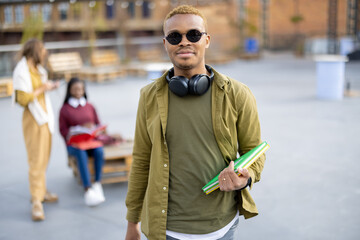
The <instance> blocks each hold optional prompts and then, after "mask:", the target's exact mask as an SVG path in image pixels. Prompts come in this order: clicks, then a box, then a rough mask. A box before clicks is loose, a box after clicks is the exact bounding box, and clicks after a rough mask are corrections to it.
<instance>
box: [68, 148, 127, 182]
mask: <svg viewBox="0 0 360 240" xmlns="http://www.w3.org/2000/svg"><path fill="white" fill-rule="evenodd" d="M132 148H133V142H132V141H128V142H124V143H120V144H119V145H113V146H105V147H104V166H103V172H102V180H101V182H102V183H104V184H106V183H115V182H124V181H127V180H128V177H129V172H130V167H131V163H132V150H133V149H132ZM93 163H94V160H93V158H92V157H90V158H89V163H88V167H89V171H90V174H91V176H92V178H93V177H94V173H95V171H94V164H93ZM68 165H69V167H70V168H71V169H72V171H73V174H74V176H75V177H77V179H78V182H79V183H81V179H80V174H79V170H78V167H77V163H76V159H75V157H72V156H69V157H68Z"/></svg>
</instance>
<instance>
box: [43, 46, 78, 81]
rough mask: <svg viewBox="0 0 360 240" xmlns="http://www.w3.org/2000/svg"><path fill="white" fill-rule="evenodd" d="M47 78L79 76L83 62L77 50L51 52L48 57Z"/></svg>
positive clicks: (68, 78)
mask: <svg viewBox="0 0 360 240" xmlns="http://www.w3.org/2000/svg"><path fill="white" fill-rule="evenodd" d="M48 66H49V78H50V79H56V78H64V79H65V81H67V82H68V81H69V80H70V79H71V78H72V77H81V72H82V69H83V62H82V59H81V57H80V54H79V53H78V52H66V53H53V54H50V56H49V58H48Z"/></svg>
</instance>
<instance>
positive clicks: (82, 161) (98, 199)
mask: <svg viewBox="0 0 360 240" xmlns="http://www.w3.org/2000/svg"><path fill="white" fill-rule="evenodd" d="M99 125H100V121H99V118H98V115H97V113H96V110H95V108H94V106H93V105H92V104H90V103H88V102H87V96H86V92H85V85H84V82H83V81H82V80H80V79H78V78H71V79H70V81H69V83H68V86H67V90H66V96H65V100H64V104H63V106H62V107H61V110H60V115H59V128H60V133H61V135H62V136H63V138H64V140H65V143H66V146H67V151H68V154H69V155H71V156H74V157H75V158H76V161H77V166H78V169H79V172H80V177H81V180H82V183H83V186H84V190H85V195H84V200H85V204H86V205H88V206H96V205H98V204H100V203H102V202H104V201H105V197H104V192H103V189H102V186H101V183H100V182H101V173H102V167H103V164H104V150H103V144H102V142H100V141H97V140H96V139H91V140H86V141H85V142H83V143H85V144H82V145H80V144H71V143H70V141H69V138H70V135H71V133H72V132H73V131H74V130H75V129H77V130H78V129H79V128H80V129H84V128H85V129H88V130H89V131H90V130H91V129H94V128H96V127H97V126H99ZM89 155H90V156H93V158H94V166H95V183H94V184H91V176H90V173H89V169H88V156H89Z"/></svg>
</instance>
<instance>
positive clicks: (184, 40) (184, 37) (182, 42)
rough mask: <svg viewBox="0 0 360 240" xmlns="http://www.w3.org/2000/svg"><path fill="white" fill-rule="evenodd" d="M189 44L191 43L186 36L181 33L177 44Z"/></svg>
mask: <svg viewBox="0 0 360 240" xmlns="http://www.w3.org/2000/svg"><path fill="white" fill-rule="evenodd" d="M190 44H191V42H190V41H189V40H188V39H187V38H186V34H183V35H182V38H181V42H180V43H179V45H180V46H186V45H190Z"/></svg>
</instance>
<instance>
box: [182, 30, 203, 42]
mask: <svg viewBox="0 0 360 240" xmlns="http://www.w3.org/2000/svg"><path fill="white" fill-rule="evenodd" d="M201 36H202V33H201V32H200V31H198V30H190V31H188V32H187V33H186V38H187V39H188V40H189V41H190V42H197V41H199V40H200V39H201Z"/></svg>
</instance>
